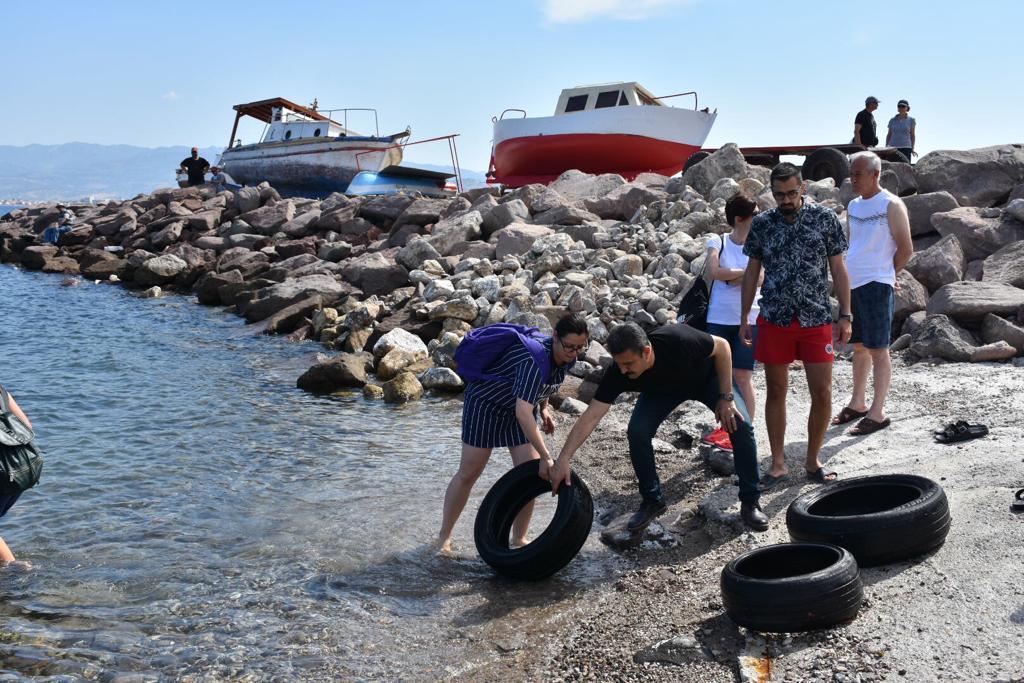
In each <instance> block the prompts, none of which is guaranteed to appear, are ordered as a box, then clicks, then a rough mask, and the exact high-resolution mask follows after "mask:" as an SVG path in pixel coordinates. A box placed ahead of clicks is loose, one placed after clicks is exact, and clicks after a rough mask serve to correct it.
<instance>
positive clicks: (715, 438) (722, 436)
mask: <svg viewBox="0 0 1024 683" xmlns="http://www.w3.org/2000/svg"><path fill="white" fill-rule="evenodd" d="M701 441H703V442H704V443H706V444H710V445H712V446H715V447H716V448H721V449H722V450H726V451H731V450H732V439H730V438H729V432H727V431H725V430H724V429H722V428H721V427H719V428H718V429H716V430H715V431H713V432H711V433H710V434H708V435H707V436H705V437H703V438H702V439H701Z"/></svg>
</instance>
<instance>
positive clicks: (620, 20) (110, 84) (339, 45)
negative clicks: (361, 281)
mask: <svg viewBox="0 0 1024 683" xmlns="http://www.w3.org/2000/svg"><path fill="white" fill-rule="evenodd" d="M1022 24H1024V2H1019V1H1005V2H1004V1H1000V0H991V1H985V0H982V1H981V2H974V3H964V2H947V1H945V0H932V1H929V2H918V1H916V0H904V1H902V2H868V1H865V0H861V1H860V2H836V1H822V0H818V1H815V2H800V1H796V0H791V1H787V0H777V1H773V2H764V1H763V0H761V1H747V0H506V1H505V2H482V1H480V0H476V1H462V0H449V1H448V2H426V1H424V2H418V1H413V0H374V1H373V2H365V0H364V1H361V2H351V1H349V0H336V1H334V2H318V1H316V0H303V1H302V2H262V1H259V0H253V1H250V2H247V3H229V2H210V1H209V0H207V1H206V2H191V1H190V0H180V1H178V2H173V3H171V2H160V3H156V2H138V1H137V0H135V1H133V2H115V1H105V0H94V1H93V2H89V3H82V2H78V1H75V2H66V1H63V0H54V1H50V2H26V1H23V0H4V1H3V2H0V33H2V40H0V51H2V53H3V55H4V56H3V62H4V67H5V68H4V69H3V81H2V85H0V92H2V93H3V97H2V98H0V102H2V106H0V144H3V145H27V144H31V143H42V144H59V143H64V142H92V143H100V144H130V145H138V146H143V147H158V146H168V145H180V146H182V148H183V149H185V148H187V147H190V146H191V145H193V144H196V145H200V146H208V145H219V146H223V145H225V144H226V143H227V141H228V137H229V135H230V132H231V123H232V121H233V118H234V112H233V111H232V109H231V107H232V105H234V104H237V103H241V102H248V101H255V100H261V99H266V98H270V97H278V96H279V97H285V98H287V99H290V100H292V101H295V102H299V103H309V102H311V101H312V100H313V99H314V98H316V99H317V100H318V102H319V104H320V106H321V107H324V108H342V107H373V108H376V109H377V110H378V112H379V121H380V133H382V134H388V133H394V132H398V131H401V130H404V129H405V127H406V126H411V127H412V131H413V139H414V140H416V139H425V138H429V137H434V136H440V135H446V134H449V133H459V134H460V137H459V138H458V139H457V144H458V152H459V156H460V160H461V162H462V166H463V168H466V169H470V170H477V171H483V170H485V169H486V167H487V163H488V159H489V155H490V145H491V143H490V140H491V125H492V123H491V117H492V116H495V115H498V114H500V113H501V112H502V110H504V109H506V108H510V107H517V108H521V109H525V110H527V112H528V114H529V115H531V116H548V115H551V114H552V113H553V111H554V106H555V103H556V101H557V99H558V95H559V93H560V91H561V90H562V89H563V88H567V87H572V86H575V85H583V84H591V83H605V82H613V81H633V80H635V81H638V82H640V83H641V84H643V85H644V86H646V87H647V88H648V90H650V91H652V92H653V93H654V94H655V95H665V94H671V93H678V92H683V91H689V90H696V91H697V92H698V93H699V101H700V106H701V107H705V106H707V107H711V108H712V109H717V111H718V119H717V122H716V123H715V127H714V128H713V129H712V131H711V135H710V136H709V138H708V140H707V142H706V145H707V146H711V147H717V146H720V145H722V144H724V143H726V142H735V143H737V144H739V145H740V146H764V145H798V144H803V145H818V144H822V145H824V144H829V143H839V142H848V141H849V140H850V138H851V137H852V135H853V118H854V116H855V115H856V113H857V112H858V111H859V110H860V109H862V108H863V103H864V98H865V97H867V96H868V95H874V96H876V97H878V98H879V99H881V101H882V104H881V106H880V108H879V110H878V111H877V112H876V113H875V118H876V120H877V121H878V127H879V131H880V135H879V137H881V138H882V139H883V140H884V130H885V125H886V123H887V121H888V119H889V118H890V117H891V116H892V115H893V114H895V112H896V101H897V100H899V99H901V98H905V99H907V100H909V101H910V104H911V112H910V113H911V116H914V117H915V118H916V119H917V135H918V151H919V152H920V153H921V154H922V155H923V154H924V153H926V152H927V151H930V150H933V149H963V148H971V147H981V146H986V145H994V144H1002V143H1008V142H1021V141H1022V139H1024V135H1022V120H1024V119H1022V114H1024V88H1021V87H1019V85H1018V86H1013V85H1012V84H1013V82H1017V79H1019V78H1020V74H1021V73H1024V48H1021V47H1020V42H1019V39H1018V35H1017V34H1018V33H1019V27H1020V26H1021V25H1022ZM669 102H679V103H682V99H680V100H669ZM359 116H360V115H359V114H356V113H353V114H352V115H351V116H350V119H349V126H350V127H351V128H354V129H356V130H357V131H360V132H363V133H372V132H374V131H373V125H372V119H371V118H369V116H368V115H365V114H363V115H362V116H364V117H366V118H365V119H363V120H362V121H361V120H360V119H359ZM261 128H262V124H258V125H249V126H243V127H242V128H241V130H240V132H239V135H238V137H241V138H242V139H243V141H244V142H252V141H255V139H256V138H257V137H258V136H259V133H260V130H261ZM186 151H187V150H186ZM406 158H407V159H408V160H410V161H412V162H421V163H438V164H441V163H447V162H448V160H449V153H448V148H447V145H441V144H427V145H421V146H418V147H416V148H415V149H414V148H409V149H408V150H407V153H406Z"/></svg>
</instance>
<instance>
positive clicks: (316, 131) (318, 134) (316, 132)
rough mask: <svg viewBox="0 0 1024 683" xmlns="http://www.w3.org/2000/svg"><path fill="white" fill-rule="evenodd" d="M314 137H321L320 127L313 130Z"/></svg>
mask: <svg viewBox="0 0 1024 683" xmlns="http://www.w3.org/2000/svg"><path fill="white" fill-rule="evenodd" d="M313 137H315V138H318V137H320V129H319V128H317V129H316V130H314V131H313Z"/></svg>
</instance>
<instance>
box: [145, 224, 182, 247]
mask: <svg viewBox="0 0 1024 683" xmlns="http://www.w3.org/2000/svg"><path fill="white" fill-rule="evenodd" d="M184 229H185V223H184V221H174V222H173V223H170V224H169V225H166V226H164V227H163V228H161V229H160V230H157V231H156V232H155V233H154V234H153V235H151V236H150V238H149V243H150V244H152V245H153V248H154V249H163V248H165V247H168V246H170V245H172V244H174V243H175V242H177V241H178V240H179V239H181V232H182V230H184Z"/></svg>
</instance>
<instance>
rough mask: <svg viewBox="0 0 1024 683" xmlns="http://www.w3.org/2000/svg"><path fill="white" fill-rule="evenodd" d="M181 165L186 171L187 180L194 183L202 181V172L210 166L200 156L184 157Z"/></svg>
mask: <svg viewBox="0 0 1024 683" xmlns="http://www.w3.org/2000/svg"><path fill="white" fill-rule="evenodd" d="M181 165H182V167H184V169H185V170H186V171H188V181H189V182H190V183H196V184H199V183H201V182H203V173H205V172H206V169H208V168H210V162H209V161H207V160H206V159H204V158H202V157H196V158H195V159H193V158H192V157H186V158H185V160H184V161H182V162H181Z"/></svg>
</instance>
